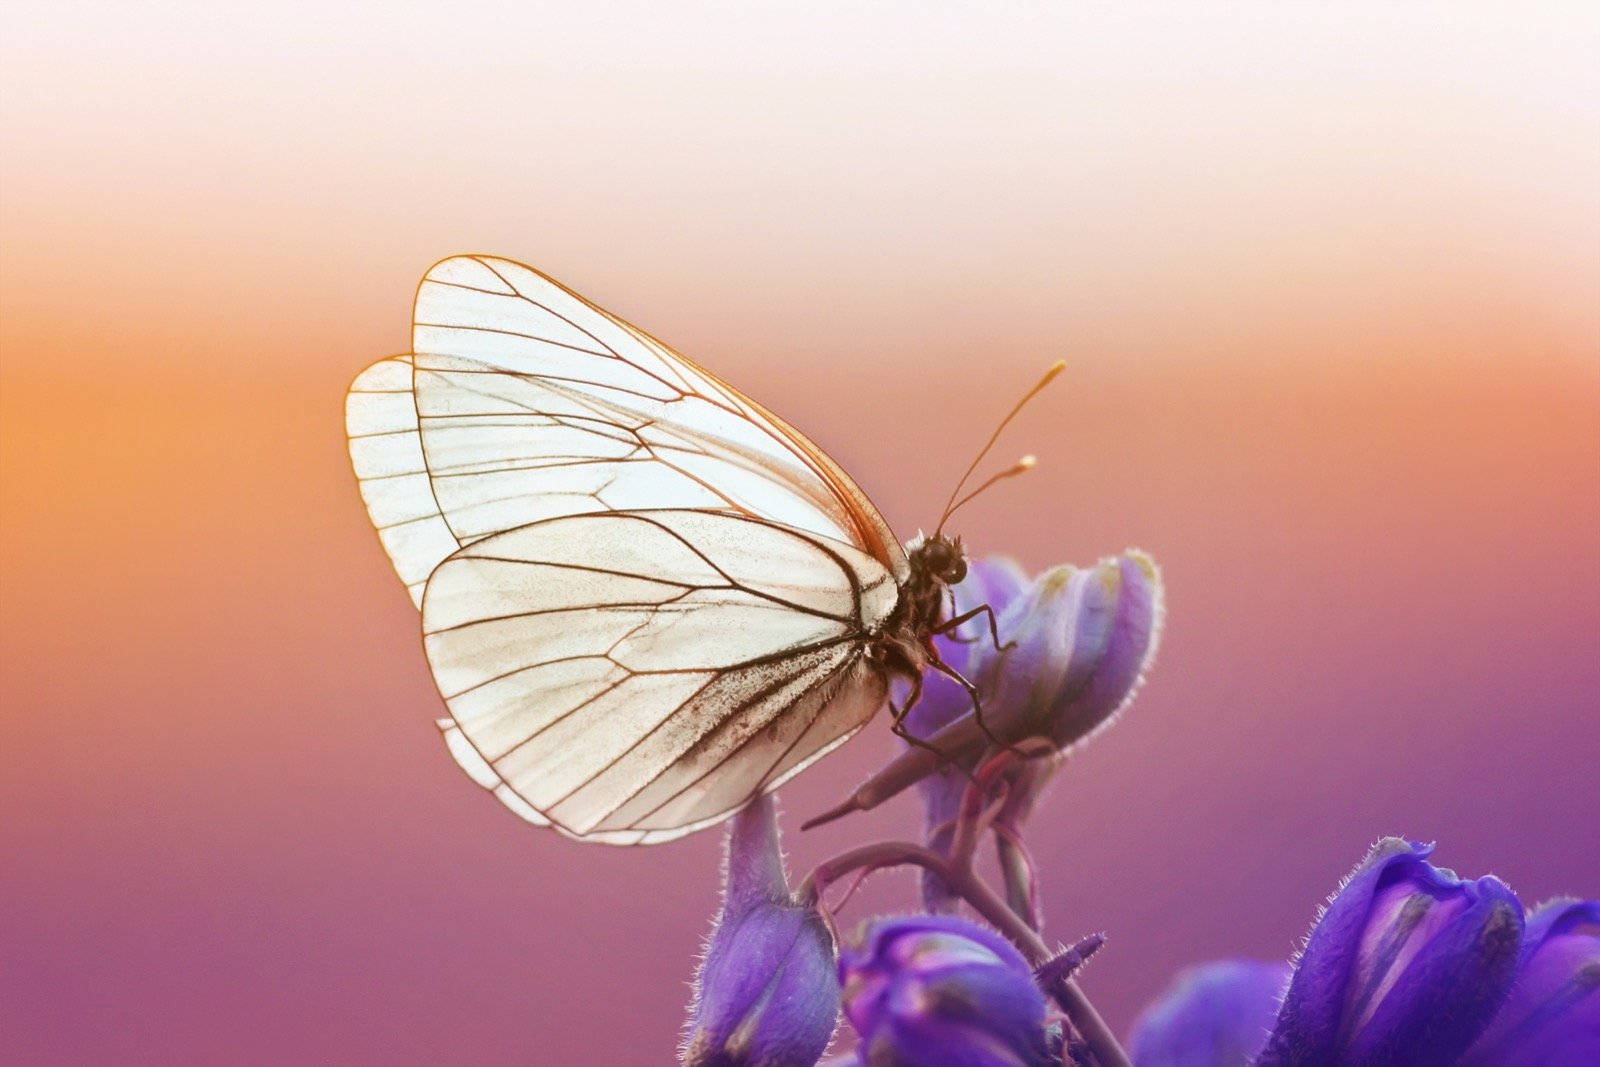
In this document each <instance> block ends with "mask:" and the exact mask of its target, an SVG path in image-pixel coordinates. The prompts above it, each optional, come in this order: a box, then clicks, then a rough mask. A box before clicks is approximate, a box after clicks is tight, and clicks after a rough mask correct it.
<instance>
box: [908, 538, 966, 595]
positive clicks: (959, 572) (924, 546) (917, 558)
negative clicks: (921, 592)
mask: <svg viewBox="0 0 1600 1067" xmlns="http://www.w3.org/2000/svg"><path fill="white" fill-rule="evenodd" d="M909 556H910V561H911V572H912V573H913V574H915V575H917V576H919V577H921V578H922V579H923V580H924V581H928V580H931V581H933V582H936V583H938V584H939V585H955V584H957V583H959V582H960V581H961V580H962V579H963V578H965V577H966V576H967V552H966V549H964V548H963V547H962V546H961V538H959V537H946V536H945V535H944V534H941V533H936V534H934V535H933V536H932V537H919V538H917V539H916V540H915V541H913V542H912V543H911V545H910V554H909Z"/></svg>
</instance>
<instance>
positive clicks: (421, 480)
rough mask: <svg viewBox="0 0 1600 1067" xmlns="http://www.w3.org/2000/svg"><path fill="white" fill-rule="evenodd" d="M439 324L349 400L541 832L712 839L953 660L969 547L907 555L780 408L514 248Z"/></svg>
mask: <svg viewBox="0 0 1600 1067" xmlns="http://www.w3.org/2000/svg"><path fill="white" fill-rule="evenodd" d="M414 319H415V322H414V333H413V340H412V349H413V353H412V354H411V355H409V356H397V357H394V358H392V359H385V360H381V361H379V362H378V363H375V364H373V365H372V366H371V367H368V368H367V369H366V370H365V371H363V372H362V373H361V374H360V376H359V377H357V378H356V380H355V382H354V384H353V385H352V386H351V388H350V394H349V397H348V399H347V405H346V426H347V429H348V432H349V437H350V458H351V462H352V464H353V465H354V467H355V472H356V477H357V479H358V481H359V483H360V487H361V494H362V496H363V498H364V499H365V501H366V504H367V510H368V512H369V514H370V515H371V518H372V522H373V524H374V525H375V526H376V527H377V528H378V534H379V537H380V538H381V539H382V541H383V545H384V548H385V549H386V550H387V551H388V553H389V556H390V558H391V559H392V560H393V561H394V565H395V569H396V570H397V571H398V572H399V574H400V578H401V580H402V581H404V582H405V583H406V587H407V589H408V590H409V591H410V593H411V596H412V599H413V600H414V601H415V602H416V603H417V605H418V606H419V607H420V608H421V610H422V630H423V635H424V646H425V648H426V650H427V655H428V661H429V663H430V665H431V666H432V669H433V676H434V680H435V681H436V683H437V684H438V687H439V692H440V694H441V695H442V696H443V698H444V701H445V704H446V705H447V706H448V707H449V710H450V717H449V718H445V719H441V720H440V721H439V726H440V729H441V730H442V731H443V733H444V737H445V741H446V743H447V744H448V746H449V749H450V752H451V754H452V755H453V756H454V757H455V758H456V760H457V761H458V762H459V763H460V764H461V766H462V768H463V769H464V770H465V771H466V772H467V773H468V774H469V775H471V776H472V778H473V779H474V780H475V781H476V782H477V783H478V784H479V785H481V786H483V787H484V788H486V789H489V790H491V791H492V792H493V793H494V795H495V796H497V797H499V798H500V800H501V801H502V802H503V803H505V805H506V806H507V807H509V808H511V809H512V810H513V811H515V812H516V813H517V814H519V815H521V816H522V817H523V818H525V819H527V820H528V821H529V822H532V823H536V824H538V825H553V826H554V827H555V828H556V829H558V830H560V831H562V832H563V833H566V834H568V835H570V836H573V837H578V838H583V839H585V840H592V841H603V842H608V843H613V844H646V843H652V842H658V841H668V840H671V839H673V838H676V837H680V836H682V835H684V834H687V833H690V832H692V831H694V830H698V829H701V828H703V827H706V826H710V825H712V824H714V823H716V822H718V821H720V820H722V819H723V818H726V817H727V816H729V815H731V814H732V813H733V812H735V811H737V810H738V809H739V808H740V807H741V806H743V805H744V804H745V803H746V802H747V801H748V800H750V799H751V798H752V797H754V796H755V795H757V794H759V793H762V792H766V791H768V790H771V789H775V788H776V787H777V786H779V785H780V784H782V783H783V782H785V781H787V780H788V779H789V778H791V777H793V776H794V775H795V774H797V773H799V772H800V771H801V770H802V769H804V768H805V767H806V766H808V765H809V764H811V763H812V762H814V761H815V760H817V759H818V758H819V757H821V756H822V755H824V754H825V753H827V752H828V751H830V750H831V749H833V748H835V747H837V746H838V745H839V744H841V743H842V742H843V741H844V740H845V739H847V738H848V737H849V736H850V735H851V734H853V733H854V732H855V731H856V730H858V729H859V728H860V727H861V726H862V724H864V723H865V722H866V721H867V720H868V719H870V718H871V717H872V716H873V714H874V713H875V712H876V711H877V710H878V708H879V706H880V705H882V704H883V703H884V700H885V695H886V692H887V683H888V679H889V678H890V677H891V676H893V675H897V674H898V675H902V676H907V677H910V678H913V679H915V678H918V677H920V672H921V670H922V668H923V666H924V665H926V664H927V663H929V661H930V657H932V658H936V657H934V653H933V648H932V645H931V642H930V640H929V638H930V636H931V634H932V633H934V632H935V631H936V630H937V629H939V627H940V624H939V615H940V610H941V602H942V595H943V592H944V590H945V587H946V586H947V585H948V584H950V583H953V582H957V581H960V579H961V578H962V576H963V575H964V574H965V572H966V563H965V560H964V558H963V555H962V551H961V546H960V541H959V539H947V538H945V537H944V536H942V535H941V534H937V533H936V534H935V535H934V536H932V537H930V538H927V539H919V540H918V541H914V542H913V543H912V544H911V545H910V546H909V548H910V551H909V554H908V553H907V551H906V550H903V549H902V548H901V547H900V545H899V543H898V542H897V541H896V540H895V538H894V535H893V534H892V532H891V531H890V530H889V527H888V525H887V524H886V523H885V522H884V520H883V517H882V516H881V515H879V514H878V511H877V509H876V508H874V507H873V506H872V503H871V502H870V501H869V500H868V499H867V498H866V496H865V495H864V494H863V493H862V492H861V490H860V489H859V488H857V486H856V485H855V483H854V482H853V481H851V480H850V478H849V477H848V476H847V475H846V474H845V473H844V472H843V471H842V470H840V469H839V467H838V466H837V465H836V464H835V463H834V462H833V461H832V460H831V459H829V458H828V457H827V455H825V454H824V453H823V452H822V450H821V449H819V448H818V447H817V446H816V445H814V444H812V443H811V442H810V441H809V440H807V439H806V437H805V436H804V435H802V434H801V433H800V432H799V431H798V430H795V429H794V428H793V427H791V426H789V425H788V424H787V423H785V422H784V421H782V420H781V419H779V418H778V417H777V416H775V415H773V414H772V413H771V412H770V411H768V410H767V409H766V408H764V407H762V406H761V405H760V404H757V403H756V402H755V401H753V400H750V399H749V398H748V397H746V396H744V395H743V394H741V393H740V392H738V391H737V390H736V389H734V388H732V387H731V386H729V385H728V384H726V383H725V382H723V381H721V380H720V379H718V378H716V377H715V376H714V375H712V374H710V373H709V372H707V371H705V370H703V369H701V368H700V367H698V366H696V365H695V364H694V363H692V362H690V361H689V360H688V359H685V358H684V357H683V356H681V355H679V354H678V353H676V352H674V351H673V350H672V349H671V348H669V347H667V346H666V345H664V344H662V343H661V342H660V341H658V340H656V339H655V338H654V337H651V336H650V335H649V334H647V333H645V332H644V331H642V330H639V329H637V328H635V327H633V326H631V325H629V324H628V323H626V322H623V321H622V320H621V319H619V318H617V317H616V316H614V315H611V314H609V313H607V312H605V311H603V310H601V309H600V308H598V307H596V306H595V305H593V304H591V303H589V302H588V301H586V300H584V299H583V298H582V297H580V296H578V295H577V294H576V293H573V292H572V291H570V290H568V289H566V288H565V287H563V286H561V285H560V284H558V283H556V282H554V281H552V280H551V279H549V278H547V277H545V276H544V275H542V274H540V273H538V272H537V271H534V270H532V269H531V268H529V267H525V266H522V265H521V264H518V263H513V262H510V261H508V260H504V259H494V258H490V257H487V256H458V257H455V258H451V259H447V260H444V261H443V262H441V263H438V264H436V265H435V266H434V267H433V268H432V269H431V270H429V271H428V273H427V275H426V276H425V277H424V278H423V280H422V283H421V285H420V286H419V287H418V289H417V299H416V309H415V316H414ZM1047 380H1048V376H1047ZM1041 384H1042V383H1041ZM1030 395H1031V394H1030ZM953 495H954V494H952V496H953ZM946 625H949V624H946Z"/></svg>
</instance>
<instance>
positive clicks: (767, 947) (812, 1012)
mask: <svg viewBox="0 0 1600 1067" xmlns="http://www.w3.org/2000/svg"><path fill="white" fill-rule="evenodd" d="M838 1014H839V982H838V978H837V976H836V974H835V970H834V945H833V935H832V933H831V932H830V930H829V927H828V924H827V923H826V922H825V921H824V920H823V918H822V915H821V914H820V913H819V912H818V911H817V910H816V909H815V908H811V907H803V906H801V905H799V904H797V903H795V901H794V900H793V899H792V898H791V896H790V893H789V886H788V881H787V879H786V877H785V875H784V871H783V857H782V854H781V853H780V851H779V847H778V823H777V815H776V811H775V808H774V804H773V800H772V797H771V796H762V797H759V798H757V799H756V800H753V801H751V802H750V804H749V806H748V807H746V808H745V809H744V810H743V811H741V812H739V814H738V815H736V816H734V818H733V820H732V821H731V822H730V823H729V826H728V846H727V859H726V869H725V872H724V890H723V901H722V913H721V914H720V915H719V916H718V917H717V922H716V927H715V929H714V931H713V933H712V935H711V941H710V944H709V945H707V947H706V954H705V959H704V960H703V961H702V963H701V965H700V971H699V974H698V975H696V978H695V997H694V1004H693V1005H692V1006H691V1008H690V1014H689V1025H688V1035H687V1037H686V1038H685V1039H684V1045H683V1050H682V1060H683V1063H684V1064H685V1065H686V1067H794V1065H800V1067H809V1065H811V1064H814V1063H816V1062H817V1060H818V1059H819V1058H820V1057H821V1056H822V1052H823V1050H824V1049H825V1048H827V1046H828V1040H829V1039H830V1038H831V1037H832V1036H833V1030H834V1026H835V1024H836V1022H837V1020H838Z"/></svg>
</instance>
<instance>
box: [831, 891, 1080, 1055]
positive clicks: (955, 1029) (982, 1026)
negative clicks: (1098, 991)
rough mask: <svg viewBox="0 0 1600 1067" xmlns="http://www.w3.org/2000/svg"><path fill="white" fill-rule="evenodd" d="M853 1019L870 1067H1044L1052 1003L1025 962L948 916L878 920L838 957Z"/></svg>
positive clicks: (995, 939)
mask: <svg viewBox="0 0 1600 1067" xmlns="http://www.w3.org/2000/svg"><path fill="white" fill-rule="evenodd" d="M839 977H840V980H841V982H842V983H843V985H844V1001H845V1014H846V1016H847V1017H848V1018H849V1019H850V1022H851V1024H852V1025H853V1026H854V1027H855V1029H856V1031H857V1032H858V1033H859V1034H860V1035H861V1047H860V1050H859V1053H858V1055H859V1059H860V1062H862V1063H865V1064H871V1065H872V1067H900V1065H905V1067H912V1065H916V1064H934V1063H937V1064H942V1065H944V1067H1043V1065H1044V1064H1047V1063H1050V1062H1051V1053H1050V1050H1049V1040H1048V1037H1047V1034H1046V1030H1045V1002H1044V995H1043V994H1042V993H1041V992H1040V991H1039V988H1038V986H1037V985H1036V984H1035V983H1034V980H1033V974H1032V972H1031V971H1030V969H1029V968H1028V965H1027V963H1026V961H1024V960H1023V958H1022V955H1021V954H1020V953H1018V952H1017V950H1016V949H1015V948H1013V947H1012V946H1011V944H1010V942H1008V941H1006V940H1005V938H1003V937H1001V936H1000V935H999V934H996V933H994V932H993V931H991V930H986V929H984V928H983V927H981V926H978V925H976V924H974V923H971V922H968V921H966V920H965V919H960V918H956V917H954V916H949V915H927V916H918V917H913V918H899V919H877V920H874V921H872V922H871V923H869V924H868V925H867V926H866V927H864V929H863V930H862V932H861V934H860V937H859V938H858V941H857V943H856V944H855V945H853V946H851V947H847V948H846V949H845V950H844V951H843V952H842V953H841V954H840V957H839Z"/></svg>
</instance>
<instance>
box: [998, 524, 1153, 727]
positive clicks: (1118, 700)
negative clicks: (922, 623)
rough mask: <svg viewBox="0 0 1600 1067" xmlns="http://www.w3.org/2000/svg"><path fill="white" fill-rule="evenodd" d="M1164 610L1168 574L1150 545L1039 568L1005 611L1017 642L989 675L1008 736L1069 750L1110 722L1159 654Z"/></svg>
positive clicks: (1004, 625)
mask: <svg viewBox="0 0 1600 1067" xmlns="http://www.w3.org/2000/svg"><path fill="white" fill-rule="evenodd" d="M1163 611H1164V605H1163V594H1162V586H1161V572H1160V571H1159V570H1158V569H1157V568H1156V565H1155V561H1154V560H1152V559H1151V558H1150V557H1149V556H1147V555H1145V554H1144V553H1143V552H1138V551H1129V552H1127V553H1124V554H1123V555H1121V556H1115V557H1110V558H1107V559H1103V560H1101V561H1100V562H1099V563H1097V564H1095V565H1094V566H1093V567H1088V568H1081V569H1080V568H1077V567H1069V566H1060V567H1055V568H1052V569H1051V570H1048V571H1045V572H1044V573H1043V574H1041V575H1040V576H1039V577H1038V578H1037V579H1036V580H1035V581H1034V583H1033V585H1032V586H1031V587H1030V588H1029V589H1028V590H1027V592H1026V593H1025V594H1024V595H1022V596H1020V597H1018V598H1017V599H1016V600H1014V601H1013V602H1012V603H1011V606H1010V607H1009V608H1007V609H1006V611H1005V613H1004V614H1003V615H1002V616H1001V619H1000V633H1001V636H1002V637H1004V638H1005V640H1006V641H1008V642H1015V647H1012V648H1010V649H1008V650H1007V651H1006V652H1004V653H1002V654H1001V655H1000V656H998V657H996V659H995V661H994V664H993V666H992V668H991V670H990V672H989V673H988V675H986V676H985V678H984V681H985V688H986V693H987V694H988V700H989V702H990V703H992V704H993V706H994V709H995V718H996V719H997V720H998V721H999V722H1001V723H1003V724H1004V727H1003V728H1004V730H1005V732H1006V734H1007V736H1011V737H1017V738H1022V737H1026V736H1039V737H1047V738H1049V739H1050V740H1051V741H1052V742H1054V744H1055V746H1056V748H1058V749H1062V750H1065V749H1067V748H1069V747H1070V746H1072V745H1074V744H1076V743H1078V742H1079V741H1082V740H1084V739H1085V738H1087V737H1089V736H1090V735H1091V734H1093V733H1095V732H1096V731H1097V730H1099V729H1100V728H1102V727H1104V726H1105V725H1107V724H1108V723H1110V722H1111V720H1112V719H1113V718H1114V717H1115V716H1116V714H1117V713H1118V712H1119V711H1121V710H1122V709H1123V708H1125V707H1126V706H1127V705H1128V702H1129V701H1131V700H1132V699H1133V694H1134V692H1135V691H1136V690H1137V689H1138V687H1139V683H1140V682H1141V681H1142V680H1143V678H1144V672H1145V670H1146V669H1147V668H1148V667H1149V666H1150V662H1151V660H1152V659H1153V658H1154V656H1155V651H1156V644H1157V642H1158V639H1159V637H1160V632H1161V619H1162V614H1163ZM1019 723H1020V724H1021V725H1020V727H1019V726H1018V725H1014V724H1019Z"/></svg>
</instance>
